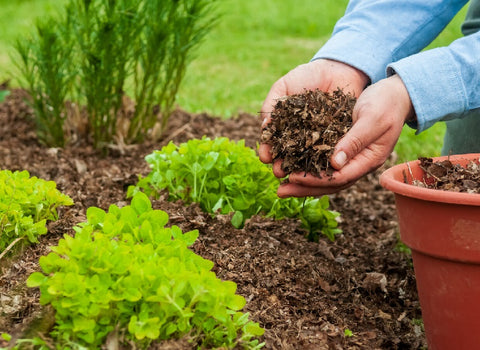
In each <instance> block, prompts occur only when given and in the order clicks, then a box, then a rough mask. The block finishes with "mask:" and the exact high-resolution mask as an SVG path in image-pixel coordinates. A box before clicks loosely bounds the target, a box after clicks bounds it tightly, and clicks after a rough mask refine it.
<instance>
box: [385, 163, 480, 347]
mask: <svg viewBox="0 0 480 350" xmlns="http://www.w3.org/2000/svg"><path fill="white" fill-rule="evenodd" d="M479 157H480V154H464V155H455V156H450V158H449V159H450V161H452V163H454V164H461V165H462V166H463V165H465V164H467V163H468V162H469V161H470V160H472V159H476V160H478V159H479ZM445 159H447V157H439V158H434V161H438V160H445ZM412 176H413V177H412ZM405 178H406V180H407V182H408V183H405V182H404V179H405ZM422 178H423V170H422V169H420V167H419V161H412V162H408V165H407V163H404V164H400V165H396V166H394V167H392V168H390V169H388V170H386V171H385V172H384V173H383V174H382V175H381V176H380V184H381V185H382V186H383V187H384V188H386V189H388V190H391V191H392V192H394V193H395V201H396V207H397V213H398V221H399V226H400V236H401V239H402V241H403V242H404V243H405V244H406V245H407V246H408V247H410V248H411V250H412V259H413V267H414V270H415V277H416V281H417V290H418V294H419V300H420V306H421V309H422V317H423V321H424V325H425V333H426V336H427V342H428V346H429V350H438V349H448V350H452V349H455V350H457V349H458V350H462V349H469V350H470V349H480V194H469V193H457V192H450V191H442V190H434V189H428V188H421V187H418V186H414V185H411V183H412V182H413V180H414V179H416V180H422Z"/></svg>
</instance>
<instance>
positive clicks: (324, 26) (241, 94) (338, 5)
mask: <svg viewBox="0 0 480 350" xmlns="http://www.w3.org/2000/svg"><path fill="white" fill-rule="evenodd" d="M66 1H67V0H17V1H7V0H0V8H1V9H2V10H1V11H0V23H2V25H1V26H0V82H1V81H3V80H6V79H12V84H14V85H18V81H16V80H15V72H14V70H13V67H14V64H13V62H12V59H11V57H10V53H11V45H12V43H13V42H14V40H16V39H17V38H21V37H22V36H25V35H28V33H29V31H30V30H31V27H32V24H33V23H34V21H35V18H36V16H38V17H41V16H45V15H47V14H49V13H52V12H54V11H55V10H56V9H57V8H58V7H59V6H61V5H62V4H63V3H66ZM347 3H348V1H347V0H322V1H318V0H304V1H302V2H300V3H299V2H298V1H295V0H282V1H275V0H263V1H255V0H244V1H238V0H223V1H220V2H219V3H218V11H219V13H220V17H219V21H218V23H217V24H216V26H215V27H214V30H213V31H212V32H211V33H210V34H209V35H208V37H207V38H206V39H205V41H204V42H203V44H202V46H201V47H200V49H199V50H198V51H197V52H196V55H195V59H194V61H193V62H192V64H191V65H190V66H189V69H188V71H187V75H186V77H185V79H184V81H183V84H182V86H181V89H180V91H179V94H178V100H177V102H178V105H179V106H180V107H182V108H183V109H185V110H187V111H190V112H207V113H211V114H213V115H217V116H220V117H225V118H228V117H230V116H232V115H235V114H237V113H238V112H248V113H252V114H256V113H257V112H258V111H259V110H260V107H261V105H262V102H263V99H264V98H265V96H266V94H267V92H268V90H269V89H270V86H271V84H272V83H273V82H274V81H275V80H277V79H278V78H279V77H281V76H282V75H283V74H285V73H286V72H288V71H289V70H290V69H292V68H294V67H295V66H297V65H299V64H302V63H305V62H307V61H309V60H310V58H311V57H312V56H313V55H314V53H315V52H316V51H317V50H318V48H319V47H320V46H321V45H322V44H323V43H324V42H325V41H326V40H327V39H328V38H329V36H330V33H331V31H332V29H333V26H334V24H335V22H336V21H337V19H338V18H340V17H341V16H342V14H343V12H344V10H345V7H346V5H347ZM299 4H301V6H299ZM464 15H465V10H463V11H462V12H461V13H460V14H459V15H458V16H457V17H456V18H455V19H454V21H452V23H451V24H450V25H449V26H448V27H447V28H446V30H445V31H444V32H443V33H442V34H441V35H440V37H439V38H437V40H435V42H434V43H433V44H432V45H431V47H433V46H442V45H447V44H448V43H449V42H451V41H452V40H454V39H455V38H457V37H459V36H460V35H461V34H460V29H459V28H460V24H461V22H462V20H463V17H464ZM443 133H444V125H442V124H439V125H436V126H435V127H433V128H431V129H429V130H427V131H426V132H424V133H422V134H421V135H414V130H411V129H409V128H408V127H406V128H405V130H404V132H403V133H402V136H401V139H400V141H399V143H398V145H397V148H396V150H397V153H398V154H399V159H400V160H407V159H415V158H417V157H418V156H419V155H425V156H433V155H438V154H439V152H440V148H441V144H442V138H443Z"/></svg>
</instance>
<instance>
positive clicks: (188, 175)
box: [127, 137, 341, 241]
mask: <svg viewBox="0 0 480 350" xmlns="http://www.w3.org/2000/svg"><path fill="white" fill-rule="evenodd" d="M145 159H146V161H147V163H148V164H149V165H150V167H151V169H152V170H151V172H150V173H149V174H148V175H147V176H146V177H142V176H139V181H138V183H137V185H136V186H131V187H130V188H129V189H128V192H127V196H132V195H134V194H135V193H137V192H139V191H143V192H144V193H146V194H147V195H148V196H149V197H153V198H157V197H158V196H159V195H160V193H161V191H162V190H165V189H166V190H168V193H169V200H179V199H180V200H182V201H184V202H185V203H186V204H189V203H193V202H195V203H199V205H200V207H201V208H202V209H203V210H204V211H205V212H208V213H212V214H217V213H220V214H229V213H234V215H233V218H232V224H233V225H234V226H235V227H242V226H243V224H244V222H245V220H246V219H248V218H250V217H252V216H253V215H256V214H261V215H264V216H266V217H273V218H276V219H281V218H284V217H290V218H294V217H297V218H300V219H301V221H302V224H303V226H304V227H305V228H306V229H307V230H308V238H309V239H311V240H314V241H315V240H318V238H319V234H320V233H322V234H324V235H326V236H327V237H328V238H329V239H331V240H333V239H334V237H335V234H337V233H340V232H341V231H340V229H338V223H337V221H336V217H337V216H338V215H339V214H338V213H336V212H334V211H330V210H328V207H329V200H328V197H322V198H320V199H319V198H312V197H309V198H306V199H298V198H287V199H280V198H278V197H277V195H276V191H277V188H278V186H279V184H280V180H279V179H277V178H276V177H275V176H274V175H273V173H272V171H271V168H270V167H269V166H267V165H265V164H263V163H262V162H260V160H259V159H258V157H257V155H256V153H255V151H254V150H253V149H251V148H249V147H246V146H245V143H244V141H238V142H233V141H230V140H229V139H228V138H225V137H219V138H216V139H213V140H211V139H209V138H206V137H204V138H202V139H192V140H189V141H188V142H186V143H182V144H180V145H179V146H177V145H175V144H174V143H173V142H170V143H169V144H168V145H167V146H165V147H163V148H162V149H161V150H160V151H154V152H153V153H151V154H149V155H147V156H146V158H145Z"/></svg>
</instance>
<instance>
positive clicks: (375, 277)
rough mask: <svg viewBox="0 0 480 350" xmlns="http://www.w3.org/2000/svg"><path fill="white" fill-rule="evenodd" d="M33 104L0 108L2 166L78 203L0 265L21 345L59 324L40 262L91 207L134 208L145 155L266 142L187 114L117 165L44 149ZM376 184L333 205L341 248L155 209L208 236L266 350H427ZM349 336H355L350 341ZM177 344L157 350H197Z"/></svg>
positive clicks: (114, 152) (201, 244)
mask: <svg viewBox="0 0 480 350" xmlns="http://www.w3.org/2000/svg"><path fill="white" fill-rule="evenodd" d="M23 96H24V94H23V92H21V91H13V93H12V95H11V96H9V97H8V98H7V100H6V102H5V103H3V104H0V159H1V161H2V163H1V164H2V166H1V168H2V169H10V170H23V169H25V170H28V171H29V172H30V173H31V175H35V176H38V177H40V178H44V179H47V180H54V181H56V183H57V184H58V188H59V189H60V190H61V191H63V192H64V193H66V194H68V195H69V196H71V197H72V198H73V199H74V201H75V205H74V206H72V207H69V208H66V209H62V210H61V211H60V219H59V220H58V221H57V222H55V223H50V224H49V233H48V235H46V236H43V237H42V238H41V240H40V243H39V244H36V245H34V246H30V247H28V248H26V249H24V250H23V251H22V252H20V253H18V254H17V256H15V257H14V258H11V259H3V260H2V261H0V268H1V273H0V333H1V332H7V333H9V334H12V335H14V336H25V332H27V336H29V335H31V334H32V332H33V331H32V329H42V328H43V329H44V330H46V329H48V328H49V327H50V325H51V316H50V317H48V316H47V317H46V318H43V319H37V318H38V315H40V314H42V312H44V309H43V308H42V307H41V306H40V305H39V303H38V297H39V292H38V290H36V289H29V288H27V287H26V286H25V279H26V278H27V276H28V275H29V274H30V273H32V272H33V271H37V270H39V267H38V264H37V262H38V258H39V257H40V256H41V255H44V254H46V253H47V252H48V249H49V248H48V247H49V246H51V245H54V244H56V242H57V241H58V240H59V239H60V238H61V237H62V235H63V234H64V233H71V232H72V226H73V225H75V224H76V223H78V222H80V221H82V220H84V219H85V211H86V208H88V207H89V206H98V207H100V208H103V209H107V208H108V206H109V205H110V204H117V205H121V204H124V203H125V202H126V199H125V193H126V192H125V191H126V188H127V187H128V186H129V185H130V184H133V183H135V181H136V179H137V175H138V174H143V175H145V174H146V173H147V172H148V170H149V169H148V166H147V164H146V162H145V161H144V159H143V158H144V156H145V155H147V154H149V153H151V152H152V151H153V150H155V149H160V148H161V147H162V146H163V145H165V144H166V143H167V142H168V141H169V140H173V141H174V142H176V143H180V142H185V141H187V140H188V139H191V138H199V137H201V136H203V135H207V136H210V137H215V136H226V137H229V138H231V139H234V140H238V139H245V140H246V144H247V145H249V146H251V147H256V143H257V142H258V138H259V136H260V135H259V134H260V121H259V119H258V118H257V117H256V116H251V115H247V114H243V115H239V116H238V117H237V118H234V119H230V120H221V119H219V118H215V117H212V116H209V115H205V114H198V115H192V114H189V113H186V112H184V111H181V110H178V111H176V113H175V115H174V116H173V117H172V118H171V122H170V125H169V130H168V132H167V133H166V136H165V138H164V139H163V140H161V141H160V142H158V143H148V142H146V143H144V144H141V145H134V146H124V147H112V148H111V150H110V153H109V155H107V156H102V155H101V154H99V153H98V152H96V151H94V150H93V149H92V148H91V147H89V146H84V145H77V146H75V147H68V148H66V149H56V148H46V147H44V146H41V145H40V144H39V143H38V142H37V138H36V136H35V132H34V127H33V124H32V122H31V121H30V115H31V111H30V109H29V108H28V107H27V106H26V105H25V104H24V103H23V99H22V97H23ZM378 174H379V173H378V172H376V173H373V174H370V175H368V176H366V177H365V178H363V179H361V180H360V181H359V182H358V183H357V184H356V185H354V186H353V187H351V188H350V189H348V190H345V191H343V192H341V193H339V194H336V195H332V196H331V197H330V198H331V206H332V208H333V209H334V210H337V211H339V212H340V213H341V222H340V227H341V228H342V229H343V234H341V235H339V236H338V238H337V239H336V241H335V242H333V243H332V242H330V241H329V240H328V239H326V238H321V239H320V242H319V243H312V242H308V241H306V239H305V238H304V232H302V230H301V228H300V223H299V222H298V221H297V220H293V219H290V220H280V221H274V220H271V219H264V218H260V217H254V218H252V219H251V220H249V221H248V222H247V224H246V226H245V228H243V229H241V230H240V229H235V228H233V227H232V225H231V224H230V221H229V219H228V218H226V217H217V218H211V217H210V215H206V214H204V213H202V212H201V210H200V209H199V208H198V206H195V205H192V206H189V207H184V206H183V205H182V204H181V203H171V202H167V201H165V200H164V199H163V200H162V199H161V200H158V201H156V202H155V203H154V205H155V207H156V208H159V209H162V210H165V211H166V212H167V213H168V214H169V215H170V221H171V223H172V224H176V225H179V226H180V227H181V228H182V229H183V230H190V229H198V230H199V231H200V238H199V240H198V242H197V243H196V244H195V245H194V250H195V251H196V252H197V253H198V254H200V255H202V256H203V257H205V258H208V259H211V260H212V261H214V263H215V267H214V271H215V272H216V273H217V275H218V276H219V277H220V278H222V279H229V280H233V281H235V282H236V283H237V284H238V293H239V294H241V295H242V296H244V297H245V298H246V300H247V305H246V307H245V311H248V312H250V313H251V318H252V319H253V320H255V321H258V322H260V324H261V325H262V326H263V327H264V328H265V329H266V332H265V335H264V337H263V340H264V341H265V342H266V345H265V349H296V350H297V349H420V348H422V347H424V346H425V338H424V334H423V331H422V330H421V326H419V325H418V323H419V322H418V320H419V319H420V318H421V313H420V307H419V303H418V298H417V292H416V288H415V278H414V274H413V268H412V265H411V261H410V257H409V255H408V254H405V253H403V252H402V250H399V249H397V246H398V227H397V222H396V214H395V207H394V199H393V195H392V194H391V193H389V192H387V191H385V190H384V189H382V188H381V187H380V186H379V185H378ZM47 315H49V314H48V313H47ZM32 323H33V324H35V327H31V324H32ZM29 329H30V331H28V330H29ZM347 329H348V330H351V331H352V332H353V336H350V337H347V336H345V335H344V332H345V330H347ZM179 344H180V345H179ZM179 344H176V345H175V346H176V347H172V344H171V343H169V344H163V345H158V346H157V347H156V348H158V349H166V348H169V349H172V348H178V349H188V348H189V347H188V345H187V344H185V343H184V342H183V343H179ZM3 345H5V344H3ZM0 346H2V344H1V342H0Z"/></svg>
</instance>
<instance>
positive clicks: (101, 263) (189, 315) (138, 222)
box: [27, 193, 263, 349]
mask: <svg viewBox="0 0 480 350" xmlns="http://www.w3.org/2000/svg"><path fill="white" fill-rule="evenodd" d="M167 222H168V215H167V214H166V213H165V212H163V211H161V210H153V209H152V207H151V203H150V201H149V199H148V198H147V196H146V195H145V194H143V193H138V194H136V195H135V196H134V197H133V199H132V202H131V205H129V206H125V207H123V208H119V207H117V206H115V205H112V206H110V208H109V210H108V212H105V211H103V210H101V209H99V208H95V207H91V208H89V209H88V210H87V221H86V222H84V223H83V224H80V225H79V226H77V227H76V234H75V237H74V238H72V237H70V236H68V235H65V238H64V239H62V240H60V241H59V243H58V246H56V247H53V248H52V251H53V252H52V253H50V254H49V255H47V256H44V257H41V258H40V266H41V268H42V269H43V272H44V273H40V272H35V273H33V274H32V275H30V277H29V278H28V281H27V284H28V285H29V286H30V287H40V292H41V297H40V302H41V303H42V304H51V305H52V306H53V308H54V309H55V312H56V326H55V330H54V332H53V333H52V335H53V337H54V338H55V339H56V340H57V343H58V344H60V345H61V344H63V343H65V344H67V343H68V344H70V346H71V344H76V346H77V347H80V346H84V347H87V348H89V349H91V348H100V346H101V345H102V344H103V343H104V342H105V340H106V338H107V336H108V335H109V334H110V333H116V334H123V335H124V336H125V340H126V341H130V342H134V344H135V347H137V348H147V347H148V346H149V344H151V342H152V341H153V340H164V339H174V338H181V337H183V336H188V338H189V339H191V341H192V342H193V343H194V344H197V345H198V346H199V347H201V348H204V347H223V348H225V349H232V348H235V347H236V346H240V347H242V348H249V349H258V348H260V347H262V345H263V344H259V343H258V340H256V339H254V337H256V336H260V335H262V334H263V329H262V328H260V327H259V325H258V324H257V323H253V322H251V321H249V320H248V314H247V313H245V314H244V313H242V312H240V311H239V310H241V309H242V308H243V306H244V305H245V299H244V298H243V297H242V296H239V295H236V294H235V290H236V284H235V283H234V282H231V281H221V280H220V279H218V278H217V277H216V276H215V274H214V273H213V272H212V271H211V269H212V267H213V263H212V262H211V261H209V260H206V259H203V258H202V257H200V256H198V255H196V254H195V253H193V252H192V251H191V250H190V249H188V247H189V246H190V245H192V244H193V243H194V242H195V240H196V239H197V237H198V231H190V232H186V233H182V231H181V230H180V229H179V228H178V227H177V226H172V227H170V228H167V227H165V225H166V224H167ZM62 342H63V343H62Z"/></svg>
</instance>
